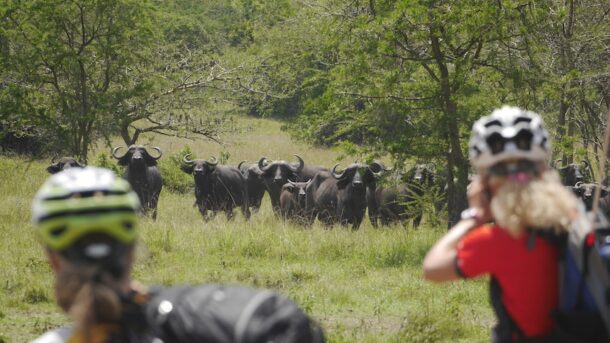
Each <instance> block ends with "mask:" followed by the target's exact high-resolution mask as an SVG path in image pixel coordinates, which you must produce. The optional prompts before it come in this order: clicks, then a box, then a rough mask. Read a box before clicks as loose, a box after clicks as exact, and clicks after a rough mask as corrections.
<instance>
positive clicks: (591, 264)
mask: <svg viewBox="0 0 610 343" xmlns="http://www.w3.org/2000/svg"><path fill="white" fill-rule="evenodd" d="M579 217H580V218H579V219H578V220H576V221H575V222H574V223H573V225H572V226H571V228H570V234H569V236H568V240H567V242H566V252H567V253H569V254H570V255H571V256H572V257H573V258H574V260H575V262H576V266H577V268H578V270H579V271H580V272H581V273H582V274H583V276H584V278H585V282H586V285H587V288H588V289H589V291H590V292H591V294H592V296H593V298H594V299H595V303H596V304H597V307H598V310H599V313H600V315H601V317H602V319H603V321H604V325H605V327H606V330H607V331H608V333H609V334H610V276H609V275H608V269H607V268H606V267H605V265H604V264H605V262H604V260H603V259H602V256H601V255H600V253H599V249H598V247H599V244H600V239H599V235H600V234H602V232H604V231H608V230H604V229H596V228H594V227H593V225H591V223H590V222H589V220H588V219H587V217H586V215H582V216H579ZM604 234H605V232H604Z"/></svg>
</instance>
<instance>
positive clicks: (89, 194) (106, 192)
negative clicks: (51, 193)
mask: <svg viewBox="0 0 610 343" xmlns="http://www.w3.org/2000/svg"><path fill="white" fill-rule="evenodd" d="M124 194H127V192H126V191H109V190H95V191H85V192H76V193H68V194H64V195H59V196H55V197H48V198H46V199H45V200H66V199H70V198H91V197H93V196H99V195H124Z"/></svg>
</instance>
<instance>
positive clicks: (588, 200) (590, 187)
mask: <svg viewBox="0 0 610 343" xmlns="http://www.w3.org/2000/svg"><path fill="white" fill-rule="evenodd" d="M566 187H568V186H566ZM598 187H599V188H600V202H599V208H600V211H602V212H603V213H604V214H605V215H607V212H608V210H609V208H607V205H608V201H607V199H606V198H607V197H608V194H609V192H608V189H607V188H606V187H604V186H601V185H600V184H598V183H584V182H577V183H576V184H575V185H574V186H571V187H568V188H570V189H571V190H572V192H573V193H574V194H575V195H576V197H577V198H579V199H580V200H581V201H582V202H583V203H584V204H585V207H586V208H587V211H591V209H592V208H593V197H594V196H595V190H596V189H597V188H598Z"/></svg>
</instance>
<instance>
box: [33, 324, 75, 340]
mask: <svg viewBox="0 0 610 343" xmlns="http://www.w3.org/2000/svg"><path fill="white" fill-rule="evenodd" d="M71 334H72V328H71V327H68V326H64V327H61V328H58V329H55V330H53V331H49V332H47V333H45V334H44V335H42V336H40V337H38V338H36V339H35V340H33V341H31V342H30V343H64V342H67V341H68V338H70V335H71Z"/></svg>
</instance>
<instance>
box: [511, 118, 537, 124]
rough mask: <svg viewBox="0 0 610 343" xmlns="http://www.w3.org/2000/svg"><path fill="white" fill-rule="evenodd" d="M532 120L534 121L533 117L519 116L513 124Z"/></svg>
mask: <svg viewBox="0 0 610 343" xmlns="http://www.w3.org/2000/svg"><path fill="white" fill-rule="evenodd" d="M531 122H532V118H527V117H519V118H517V119H515V122H514V123H513V125H517V124H519V123H531Z"/></svg>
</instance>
